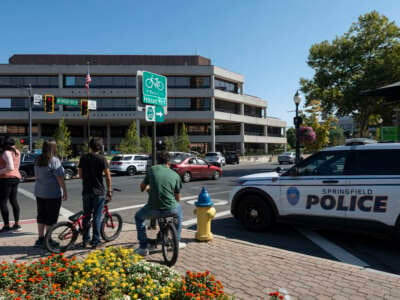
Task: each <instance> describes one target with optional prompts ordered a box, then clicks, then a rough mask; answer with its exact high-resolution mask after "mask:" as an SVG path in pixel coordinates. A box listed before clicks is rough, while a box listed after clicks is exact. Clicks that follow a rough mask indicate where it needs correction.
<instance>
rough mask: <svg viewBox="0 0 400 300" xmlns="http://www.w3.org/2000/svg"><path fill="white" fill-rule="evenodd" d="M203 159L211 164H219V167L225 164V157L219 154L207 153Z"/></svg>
mask: <svg viewBox="0 0 400 300" xmlns="http://www.w3.org/2000/svg"><path fill="white" fill-rule="evenodd" d="M204 159H205V160H206V161H207V162H209V163H211V164H219V165H220V166H225V164H226V161H225V157H224V156H223V155H222V153H221V152H207V153H206V156H205V158H204Z"/></svg>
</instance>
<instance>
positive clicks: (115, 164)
mask: <svg viewBox="0 0 400 300" xmlns="http://www.w3.org/2000/svg"><path fill="white" fill-rule="evenodd" d="M148 160H149V156H148V155H146V154H120V155H115V156H114V157H113V158H112V159H111V162H110V171H111V172H114V173H126V174H128V175H129V176H133V175H135V174H137V173H140V172H146V166H147V162H148Z"/></svg>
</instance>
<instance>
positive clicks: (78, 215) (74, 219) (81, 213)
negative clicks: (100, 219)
mask: <svg viewBox="0 0 400 300" xmlns="http://www.w3.org/2000/svg"><path fill="white" fill-rule="evenodd" d="M82 215H83V210H81V211H78V212H77V213H76V214H73V215H72V216H69V217H68V219H69V220H71V221H72V222H75V221H76V220H78V219H79V217H80V216H82Z"/></svg>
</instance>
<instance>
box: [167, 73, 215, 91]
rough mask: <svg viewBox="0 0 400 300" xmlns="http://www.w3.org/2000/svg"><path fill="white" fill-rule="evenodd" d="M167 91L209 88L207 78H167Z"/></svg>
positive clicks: (208, 79) (208, 78)
mask: <svg viewBox="0 0 400 300" xmlns="http://www.w3.org/2000/svg"><path fill="white" fill-rule="evenodd" d="M167 81H168V83H167V84H168V88H169V89H194V88H210V81H211V80H210V77H209V76H167Z"/></svg>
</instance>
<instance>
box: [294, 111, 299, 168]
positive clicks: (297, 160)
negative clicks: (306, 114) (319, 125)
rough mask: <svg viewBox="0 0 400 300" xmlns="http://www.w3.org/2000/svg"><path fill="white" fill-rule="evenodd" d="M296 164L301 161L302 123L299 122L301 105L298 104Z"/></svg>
mask: <svg viewBox="0 0 400 300" xmlns="http://www.w3.org/2000/svg"><path fill="white" fill-rule="evenodd" d="M295 126H296V164H297V163H298V162H299V161H300V122H299V104H298V103H296V124H295Z"/></svg>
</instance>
